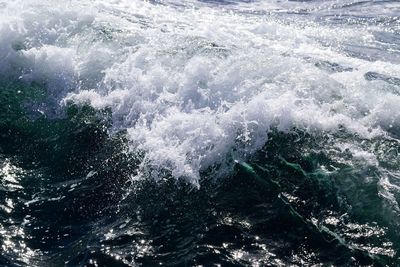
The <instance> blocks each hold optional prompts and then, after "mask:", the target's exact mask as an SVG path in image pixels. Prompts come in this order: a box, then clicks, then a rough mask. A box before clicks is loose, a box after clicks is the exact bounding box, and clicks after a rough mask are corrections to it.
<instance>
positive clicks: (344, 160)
mask: <svg viewBox="0 0 400 267" xmlns="http://www.w3.org/2000/svg"><path fill="white" fill-rule="evenodd" d="M7 88H8V89H7ZM16 88H18V90H15V89H16ZM1 92H2V93H1V94H0V95H1V97H0V99H2V101H3V103H2V104H5V105H2V107H5V106H7V107H8V108H7V111H5V112H4V113H3V114H7V112H8V113H9V114H7V116H3V117H2V120H1V125H2V127H1V129H2V130H1V136H2V139H1V142H0V147H1V161H2V165H1V166H2V172H1V175H2V187H1V195H0V196H1V203H6V205H4V206H2V212H1V216H2V218H3V219H2V221H1V226H2V229H5V230H4V235H3V236H2V242H3V243H5V244H8V246H7V247H5V250H4V253H3V254H2V258H1V262H2V263H3V264H14V263H15V264H20V265H24V264H28V265H31V264H33V265H38V266H40V265H41V264H43V263H44V262H46V263H48V264H53V265H55V266H57V265H63V264H67V265H68V266H76V265H82V264H88V263H90V262H96V263H97V264H100V265H115V264H127V265H130V264H143V265H155V264H158V263H161V262H162V263H163V264H166V265H169V266H173V265H196V264H197V265H198V264H204V265H206V264H208V263H210V262H213V263H215V264H221V265H248V264H254V263H258V264H261V265H264V264H272V265H274V264H295V265H296V264H297V265H301V264H305V263H306V264H319V263H322V264H333V265H335V266H340V265H349V264H350V265H370V264H378V265H379V264H381V265H392V264H396V262H397V261H396V258H397V256H398V255H397V251H399V246H400V239H399V235H398V233H397V229H398V222H399V220H398V219H399V218H398V215H399V214H398V210H396V207H395V206H394V202H391V201H390V198H386V197H382V196H385V194H386V195H388V194H389V193H390V192H392V191H386V190H388V188H386V186H387V184H385V179H386V177H387V176H386V175H389V173H390V172H395V171H397V170H398V166H399V164H398V161H399V157H398V154H397V153H395V152H394V151H398V149H399V147H398V143H397V142H396V141H395V140H391V139H385V138H377V139H372V140H370V139H363V138H361V137H359V136H357V135H354V134H351V133H348V132H346V130H345V129H343V131H341V132H339V133H336V134H329V133H325V134H324V133H317V134H310V133H306V132H304V131H300V130H296V129H293V131H292V132H291V133H283V132H280V131H278V130H274V131H272V132H271V133H270V134H269V138H268V140H269V141H268V142H267V143H266V144H265V145H264V147H263V148H262V149H261V150H260V151H259V152H257V153H256V154H255V155H254V156H252V158H251V159H250V160H248V161H246V162H245V161H240V160H237V161H236V164H235V170H234V171H233V173H232V174H231V175H229V176H227V177H225V178H223V179H219V180H215V179H213V175H212V174H213V171H212V170H210V172H209V173H207V172H205V173H203V179H202V181H201V187H200V189H194V188H193V186H192V185H190V184H186V183H184V182H177V181H176V179H175V178H174V177H171V176H169V175H165V176H164V177H163V178H162V179H160V180H158V182H155V181H153V180H139V181H135V180H131V179H130V177H132V175H134V174H135V173H136V172H137V171H139V165H140V161H141V156H140V154H141V153H138V152H137V151H136V152H135V151H131V150H129V149H128V147H129V139H127V136H126V133H124V132H119V133H111V132H110V131H109V129H110V127H111V126H112V125H111V124H112V123H111V120H110V118H111V113H110V111H107V110H95V109H93V108H92V107H90V106H86V105H84V106H76V105H74V104H70V105H67V106H66V107H65V110H64V113H63V115H62V116H60V117H57V118H46V117H44V116H42V117H40V116H39V117H37V116H36V117H32V115H29V112H27V110H26V108H24V106H26V105H27V103H29V102H31V103H32V102H38V101H42V100H43V99H44V98H43V96H44V94H43V91H42V90H41V89H40V87H37V86H26V85H24V86H23V85H18V86H14V87H4V90H1ZM13 92H14V94H13ZM28 92H29V93H28ZM31 92H33V95H32V94H31ZM37 96H40V97H37ZM10 118H12V119H10ZM338 144H340V146H338ZM348 144H352V145H357V146H360V147H363V148H364V150H363V151H364V152H365V151H370V153H371V155H375V156H376V160H377V162H378V163H376V162H374V161H372V160H370V161H369V163H367V164H366V162H367V161H366V160H365V158H364V159H363V158H360V156H359V155H355V154H354V151H355V150H354V149H353V150H352V151H353V152H351V151H350V150H349V149H346V145H348ZM371 155H370V156H371ZM363 156H364V157H365V155H363ZM388 179H390V178H388ZM393 197H394V198H395V199H397V198H398V195H393ZM9 199H12V202H10V201H9ZM8 229H10V230H8ZM11 229H19V232H18V234H13V232H12V231H11Z"/></svg>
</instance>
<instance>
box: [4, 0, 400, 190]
mask: <svg viewBox="0 0 400 267" xmlns="http://www.w3.org/2000/svg"><path fill="white" fill-rule="evenodd" d="M17 2H19V1H17ZM36 2H37V1H27V2H25V5H26V8H25V9H24V11H23V12H22V11H17V10H20V9H17V8H16V6H15V10H16V11H15V14H4V11H1V12H3V13H1V14H2V15H1V16H2V20H1V22H0V35H1V36H2V37H4V38H1V39H0V53H1V54H0V55H1V56H0V57H1V60H2V62H1V63H0V70H1V72H2V73H14V74H15V75H18V76H21V78H22V79H23V80H26V81H45V82H46V84H47V86H48V90H49V92H50V93H51V95H52V96H53V97H54V98H55V99H63V101H62V102H63V103H65V102H67V101H75V102H78V103H90V104H91V105H93V106H94V107H96V108H103V107H111V109H112V110H113V119H114V127H115V129H116V130H118V129H128V133H129V136H130V140H131V146H132V150H141V151H143V152H144V155H145V160H144V161H143V162H142V175H145V176H153V177H155V178H157V177H159V174H160V172H162V171H165V170H168V171H170V172H171V173H172V175H174V176H175V177H178V178H184V179H187V180H189V181H190V182H192V183H193V184H198V181H199V179H200V173H201V172H202V171H204V170H206V169H208V168H212V167H216V166H219V169H218V171H217V172H216V174H215V175H216V176H218V173H219V174H223V173H226V172H229V171H230V168H232V164H231V162H232V160H233V159H238V160H244V159H246V158H248V157H251V155H253V154H254V153H255V152H256V151H257V150H259V149H260V148H261V147H262V146H263V145H264V144H265V142H266V141H267V135H268V132H269V131H270V130H271V128H275V127H276V128H278V129H279V130H281V131H290V130H291V129H293V127H297V128H300V129H304V130H307V131H310V132H312V131H328V132H334V131H336V130H337V129H338V128H339V126H344V127H346V128H347V129H348V130H349V131H353V132H355V133H358V134H360V135H362V136H364V137H365V138H370V137H372V136H376V135H379V134H386V130H389V129H391V128H393V127H400V101H399V100H400V96H399V93H398V92H396V90H395V89H396V88H397V89H398V86H397V87H396V86H395V85H387V83H385V82H384V81H367V80H366V79H365V78H364V74H365V73H367V72H377V73H381V74H384V75H389V76H394V77H400V67H399V65H398V64H395V63H393V62H389V61H385V60H380V61H379V60H375V61H367V60H364V59H362V56H356V57H354V56H353V55H352V56H351V55H349V54H348V49H347V48H349V47H354V46H355V45H359V46H364V47H370V46H374V47H375V48H379V46H378V44H377V43H376V41H375V39H374V36H373V32H374V31H377V30H384V29H381V28H380V26H374V27H368V26H363V25H358V26H357V25H353V26H348V27H346V26H343V25H340V26H334V25H331V26H329V25H320V24H317V23H315V22H311V21H307V20H304V19H301V20H300V19H299V20H298V21H296V22H293V21H292V20H288V21H284V19H282V18H281V17H277V16H269V15H259V14H257V12H255V13H252V12H238V10H239V11H240V9H241V8H243V11H248V6H246V5H244V4H243V5H236V6H235V8H234V9H233V10H222V9H215V8H210V7H209V6H208V5H204V4H196V3H195V2H191V3H190V4H187V5H186V6H182V5H178V6H179V7H177V5H168V4H166V5H155V4H151V3H148V2H142V1H126V0H119V1H113V2H110V1H94V0H93V1H82V2H80V3H77V2H71V3H70V4H68V5H67V4H64V5H63V6H61V5H51V4H49V3H48V2H46V1H42V3H41V5H39V4H37V3H36ZM43 2H44V3H43ZM166 3H167V2H166ZM256 6H257V5H256ZM260 6H261V7H263V8H264V9H266V10H268V8H269V11H271V12H272V11H273V10H276V9H277V7H279V3H274V4H271V5H270V6H265V5H261V4H260V5H258V7H260ZM7 10H9V11H10V10H13V9H12V7H7ZM39 10H40V11H39ZM18 44H23V45H22V48H21V50H20V51H16V49H15V46H16V45H18ZM13 47H14V48H13ZM346 49H347V50H346ZM352 51H353V50H352ZM321 62H325V63H326V62H331V63H328V68H329V64H333V63H336V64H338V66H343V67H344V68H345V70H344V71H340V72H335V71H329V70H328V69H326V68H325V69H324V68H321V67H317V66H316V64H320V63H321ZM332 66H335V65H332ZM390 86H391V87H390ZM386 87H387V88H386ZM389 87H390V88H389ZM385 88H386V89H385ZM389 89H390V90H389ZM392 89H393V90H392ZM360 155H361V156H362V157H364V156H365V155H364V156H363V154H362V153H361V154H360ZM361 156H360V157H361Z"/></svg>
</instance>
